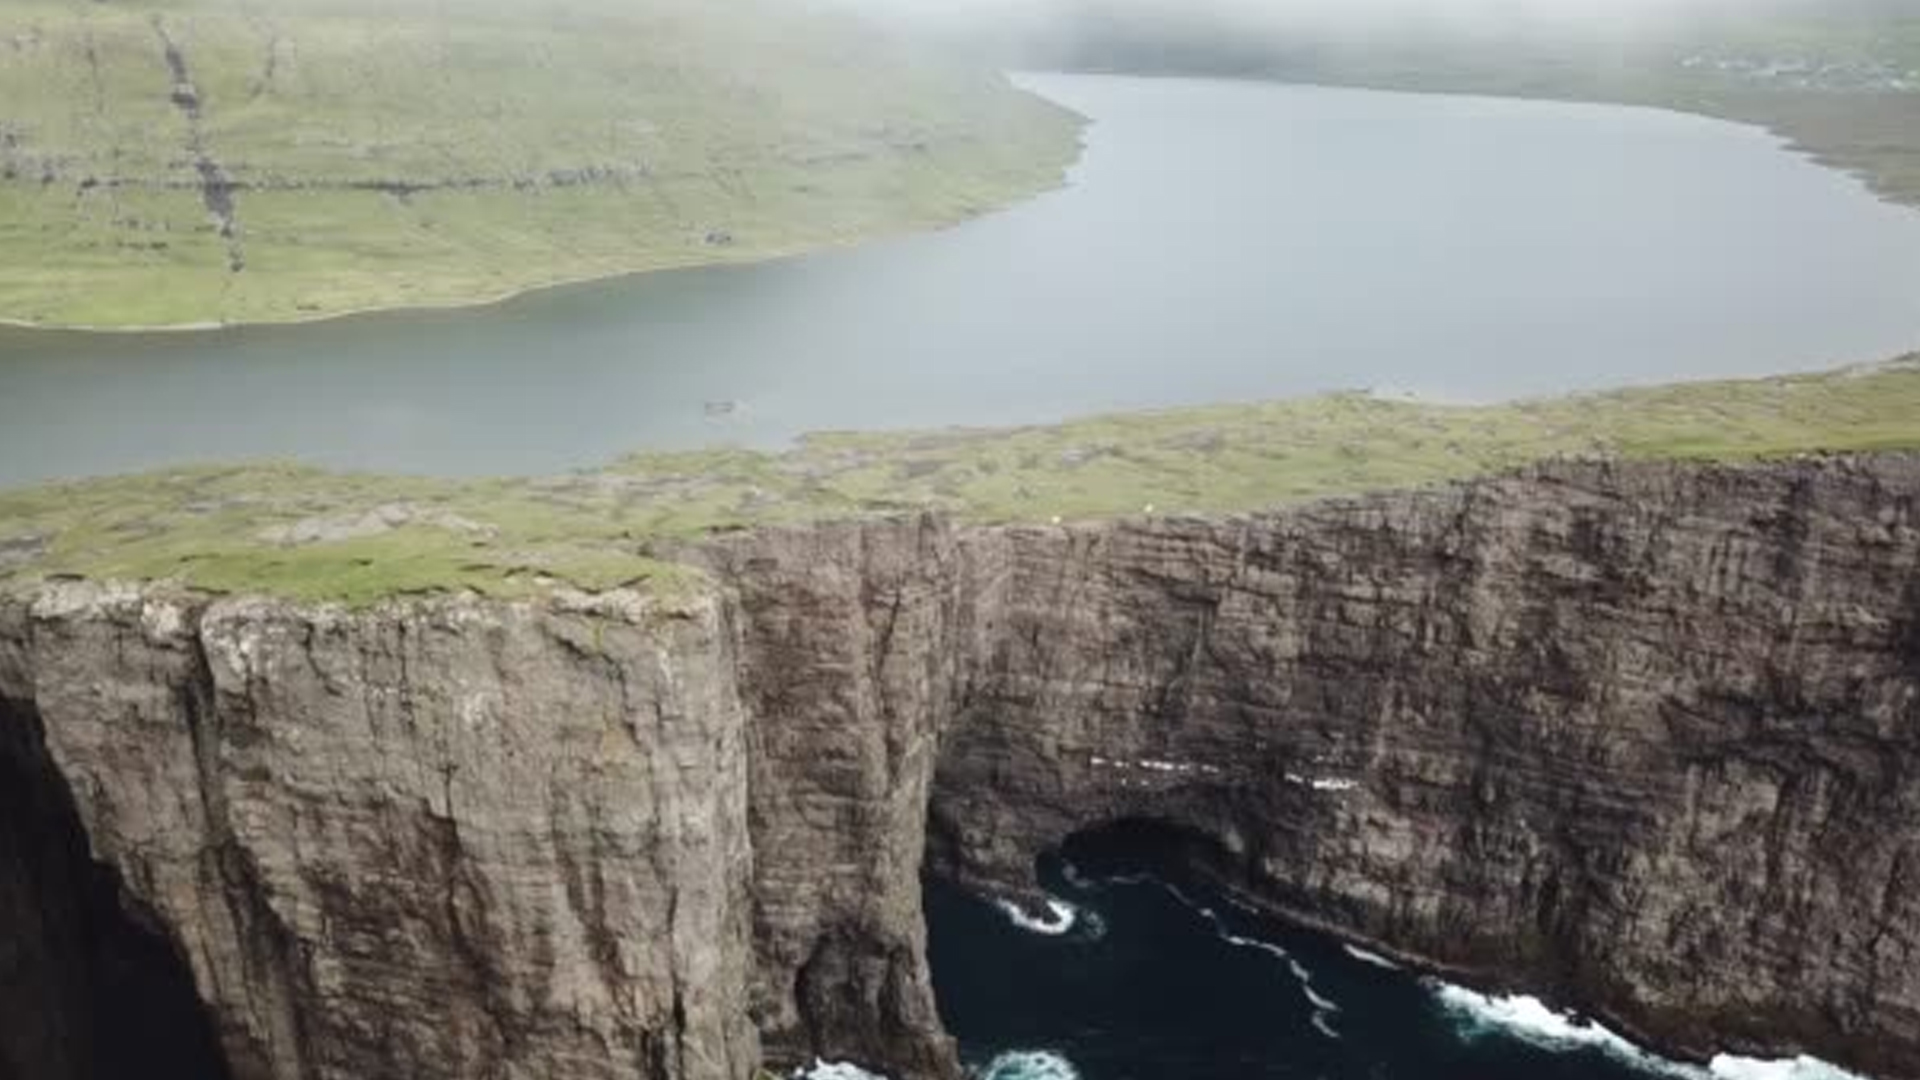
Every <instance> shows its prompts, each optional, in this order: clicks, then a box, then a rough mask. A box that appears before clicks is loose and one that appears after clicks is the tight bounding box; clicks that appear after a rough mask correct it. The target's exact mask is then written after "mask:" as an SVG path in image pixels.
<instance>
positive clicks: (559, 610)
mask: <svg viewBox="0 0 1920 1080" xmlns="http://www.w3.org/2000/svg"><path fill="white" fill-rule="evenodd" d="M626 600H627V598H619V597H615V598H609V599H605V600H601V601H581V602H580V603H578V604H577V605H571V606H570V605H556V606H552V607H548V608H543V609H539V610H534V609H529V608H517V607H503V606H490V605H481V604H476V603H471V602H464V601H458V602H447V603H433V604H420V605H417V606H412V607H410V608H408V609H406V610H405V611H404V613H397V612H386V613H380V614H371V615H345V614H339V613H329V612H315V611H300V610H294V609H290V608H286V607H283V606H280V605H275V604H268V603H261V602H221V603H217V604H213V605H212V606H206V607H195V606H192V605H191V604H190V603H185V602H181V601H176V600H171V599H167V598H164V597H160V596H142V595H140V594H138V593H135V592H131V591H116V590H102V589H99V588H94V587H87V586H67V587H59V588H55V589H53V590H51V591H50V592H48V593H47V594H46V595H44V596H43V597H41V598H40V599H39V600H38V602H36V603H35V604H34V605H32V606H31V607H30V608H14V609H11V610H9V611H8V612H7V614H6V615H5V617H4V623H0V625H3V626H4V629H0V640H4V642H5V644H4V645H0V700H4V701H6V702H7V718H8V720H9V721H10V722H11V725H12V726H15V728H16V730H15V731H14V732H13V733H11V734H10V749H11V748H12V745H14V744H20V743H22V742H23V740H22V738H21V736H20V732H19V730H18V725H20V724H21V723H22V722H23V721H26V720H31V722H32V723H33V725H34V726H37V727H38V728H40V729H41V730H42V731H43V732H44V740H45V752H46V754H47V756H48V757H49V758H50V760H51V762H52V764H53V765H54V766H56V767H57V769H58V771H59V775H60V777H61V779H62V780H63V781H64V784H65V786H66V788H67V789H68V791H69V792H70V793H71V797H72V798H73V800H74V802H75V803H76V804H77V808H78V814H79V818H80V820H81V821H82V822H83V823H84V827H85V833H86V836H87V837H88V838H89V839H90V840H91V843H92V851H93V855H94V857H95V858H96V859H98V860H100V861H101V862H102V863H104V864H105V865H106V866H107V867H109V868H111V870H112V872H113V873H114V874H115V875H117V878H118V880H119V883H120V885H121V886H123V887H124V889H125V891H126V893H127V894H128V900H127V906H128V908H129V909H130V910H138V911H140V912H142V913H144V914H145V915H146V916H148V917H150V918H151V919H152V920H153V921H155V922H156V923H157V924H158V925H159V926H160V927H161V928H163V932H164V937H165V939H166V941H167V942H168V944H169V945H170V947H171V948H172V949H173V950H176V951H177V953H178V955H179V956H180V957H181V958H182V959H183V961H184V963H185V964H186V966H187V967H188V969H189V970H190V971H191V973H192V976H193V982H194V984H195V985H197V986H198V988H199V992H200V995H201V996H202V997H203V998H204V999H205V1002H206V1006H207V1011H208V1013H209V1014H210V1015H211V1016H212V1017H213V1018H214V1020H215V1021H216V1023H217V1027H218V1033H219V1036H220V1040H221V1042H222V1044H223V1045H224V1047H225V1049H226V1054H227V1058H228V1061H229V1062H230V1064H231V1068H232V1072H233V1075H234V1076H235V1077H236V1080H252V1078H267V1077H272V1078H275V1080H283V1078H284V1080H293V1078H299V1080H318V1078H342V1080H344V1078H348V1077H360V1078H364V1077H371V1076H409V1077H437V1076H442V1077H504V1076H536V1075H537V1076H555V1077H558V1076H566V1077H616V1076H617V1077H632V1076H636V1075H638V1076H645V1077H652V1078H655V1080H666V1078H668V1077H695V1076H734V1077H738V1076H744V1075H746V1073H747V1072H748V1071H749V1070H750V1069H751V1068H752V1067H753V1066H754V1064H756V1063H757V1062H758V1060H759V1054H758V1046H757V1042H756V1038H755V1034H754V1032H753V1030H752V1028H751V1026H750V1025H749V1024H748V1023H747V1021H746V1018H745V1017H744V1016H743V1015H742V1014H741V1013H740V1012H739V1011H738V1010H737V1008H736V1007H735V1004H736V1002H737V1001H738V1000H739V998H740V995H741V994H742V993H743V991H744V987H745V985H746V982H747V979H748V975H749V971H750V958H749V956H748V954H747V949H746V932H745V927H746V924H747V919H748V916H749V901H750V896H749V892H748V885H749V882H748V878H747V872H748V862H747V857H746V855H747V853H746V845H745V840H744V838H745V818H746V805H745V800H744V793H745V783H744V775H745V768H746V756H745V751H744V745H743V735H742V729H743V725H742V724H741V722H740V718H739V703H738V700H737V699H736V698H735V697H734V696H733V693H732V691H733V686H734V683H733V678H732V671H731V667H730V664H731V659H732V657H731V642H730V639H729V638H728V637H727V634H726V624H725V618H724V613H723V612H722V611H721V609H720V608H719V607H718V605H716V604H714V603H712V601H711V599H710V598H709V599H707V600H703V601H700V602H696V603H694V604H691V605H689V606H686V607H684V608H682V609H678V610H659V609H651V608H647V607H645V606H643V605H640V604H638V603H637V602H625V601H626ZM12 760H13V761H14V766H15V768H24V767H25V765H24V764H22V763H23V761H24V759H23V758H22V756H21V754H19V753H15V754H13V755H12ZM8 872H9V873H11V872H12V868H8ZM60 902H61V901H60V900H59V899H58V898H54V901H53V905H52V906H51V907H48V908H45V909H44V910H45V911H47V912H49V913H52V912H57V911H58V910H59V907H58V905H59V904H60ZM15 925H19V924H14V923H11V922H10V923H9V925H8V930H9V931H12V929H13V927H14V926H15ZM85 1021H86V1017H85V1016H79V1017H77V1018H73V1023H74V1025H75V1028H74V1029H75V1032H76V1034H80V1033H84V1032H85V1030H86V1029H85ZM5 1026H6V1028H7V1029H8V1030H7V1032H6V1038H7V1041H9V1042H11V1041H12V1040H14V1039H17V1038H19V1034H18V1033H17V1032H16V1031H15V1030H14V1025H12V1024H7V1025H5ZM93 1034H94V1036H95V1037H97V1038H106V1037H105V1036H101V1034H100V1033H99V1032H98V1031H94V1032H93ZM54 1049H56V1050H60V1051H75V1052H77V1051H82V1050H84V1046H83V1045H81V1044H79V1043H77V1042H74V1041H68V1042H66V1043H65V1044H64V1045H62V1044H60V1043H58V1042H56V1045H55V1047H54ZM28 1053H39V1054H44V1051H37V1052H36V1051H32V1050H31V1048H28V1049H27V1050H23V1051H22V1056H23V1057H25V1056H26V1055H27V1054H28ZM60 1062H61V1058H59V1057H44V1056H36V1057H32V1058H28V1059H27V1060H23V1061H21V1062H20V1065H21V1075H22V1076H23V1077H27V1076H33V1077H45V1078H48V1080H53V1078H56V1077H64V1076H86V1075H95V1074H92V1073H89V1072H87V1071H85V1070H76V1069H68V1068H61V1067H59V1065H60Z"/></svg>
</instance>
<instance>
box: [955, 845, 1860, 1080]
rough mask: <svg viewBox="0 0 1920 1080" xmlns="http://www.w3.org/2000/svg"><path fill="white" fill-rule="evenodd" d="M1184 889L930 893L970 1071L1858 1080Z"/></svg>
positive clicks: (1122, 1078)
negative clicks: (1008, 903)
mask: <svg viewBox="0 0 1920 1080" xmlns="http://www.w3.org/2000/svg"><path fill="white" fill-rule="evenodd" d="M1063 869H1064V870H1065V872H1064V873H1063ZM1173 879H1174V877H1173V875H1171V874H1167V873H1165V872H1164V871H1161V872H1160V876H1148V872H1147V868H1145V867H1143V866H1141V865H1139V864H1132V865H1128V864H1124V863H1118V862H1113V861H1090V860H1088V859H1086V858H1084V857H1076V860H1075V862H1074V863H1073V864H1071V866H1070V868H1069V865H1068V864H1065V863H1062V862H1055V863H1053V864H1051V865H1050V866H1048V867H1047V868H1046V874H1045V880H1046V882H1047V884H1048V886H1049V891H1050V892H1052V893H1053V894H1054V895H1055V896H1056V897H1057V906H1056V909H1055V911H1056V915H1057V919H1056V920H1055V921H1053V922H1052V924H1051V925H1048V924H1047V923H1046V922H1045V921H1042V920H1033V919H1024V920H1019V921H1016V919H1015V918H1014V917H1012V916H1011V915H1010V913H1009V911H1007V910H1005V909H1003V907H1002V906H1000V905H998V904H996V903H995V902H993V901H990V900H987V899H983V898H980V897H977V896H973V895H969V894H968V893H965V892H962V891H960V890H958V889H956V888H954V887H952V886H949V885H944V884H941V883H939V882H929V883H928V894H927V908H928V923H929V929H930V933H931V950H932V962H933V971H934V981H935V988H936V991H937V993H938V996H939V1003H940V1010H941V1013H942V1016H943V1018H944V1019H945V1021H946V1023H947V1025H948V1027H949V1028H950V1029H951V1030H952V1031H953V1032H954V1034H955V1035H956V1037H958V1039H959V1040H960V1043H961V1050H962V1054H963V1057H964V1058H965V1059H966V1061H967V1063H968V1065H969V1067H970V1069H972V1070H973V1071H974V1072H975V1074H976V1075H978V1076H980V1077H982V1078H984V1080H1073V1078H1075V1077H1078V1078H1080V1080H1262V1078H1274V1080H1280V1078H1286V1080H1294V1078H1298V1080H1649V1078H1652V1080H1662V1078H1664V1080H1701V1078H1709V1077H1714V1078H1723V1080H1816V1078H1828V1080H1831V1078H1837V1077H1842V1076H1844V1075H1845V1074H1843V1073H1840V1072H1839V1071H1838V1070H1834V1069H1832V1068H1831V1067H1827V1066H1823V1065H1821V1064H1819V1063H1817V1062H1811V1061H1799V1062H1777V1063H1762V1062H1754V1061H1740V1060H1735V1059H1731V1058H1724V1059H1721V1060H1719V1061H1716V1062H1715V1063H1714V1065H1713V1066H1712V1067H1711V1068H1706V1067H1698V1066H1685V1065H1680V1064H1677V1063H1674V1062H1669V1061H1665V1060H1663V1059H1660V1058H1658V1057H1656V1056H1654V1055H1652V1054H1649V1053H1646V1052H1644V1051H1641V1050H1639V1049H1637V1048H1635V1047H1633V1046H1632V1045H1630V1044H1628V1043H1627V1042H1626V1041H1625V1040H1623V1039H1620V1038H1619V1037H1617V1036H1614V1035H1613V1034H1611V1033H1610V1032H1607V1031H1606V1030H1605V1029H1603V1028H1599V1027H1594V1026H1590V1025H1586V1024H1583V1023H1582V1022H1581V1021H1579V1020H1577V1019H1574V1018H1571V1017H1567V1016H1562V1015H1557V1014H1555V1013H1554V1012H1553V1011H1551V1010H1550V1009H1548V1008H1547V1007H1546V1006H1544V1005H1542V1004H1541V1003H1539V1002H1538V1001H1535V1000H1533V999H1530V998H1496V997H1489V996H1483V995H1480V994H1476V993H1473V992H1471V991H1469V990H1466V989H1464V988H1461V987H1454V986H1449V985H1446V984H1443V983H1440V982H1437V981H1433V980H1428V979H1423V978H1420V977H1416V976H1415V975H1413V974H1411V973H1409V972H1407V971H1404V970H1401V969H1398V968H1396V967H1393V966H1392V965H1391V964H1389V963H1388V962H1386V961H1384V960H1382V959H1380V958H1378V957H1372V956H1370V955H1368V954H1365V953H1359V952H1355V951H1351V950H1349V949H1347V948H1346V947H1345V946H1343V945H1342V944H1341V943H1339V942H1337V941H1334V940H1333V939H1331V938H1328V937H1326V936H1324V935H1320V934H1315V933H1309V932H1304V931H1301V930H1298V929H1294V928H1290V927H1287V926H1284V925H1280V924H1278V923H1275V922H1273V921H1271V920H1267V919H1263V918H1260V917H1258V916H1256V915H1254V914H1252V913H1251V912H1249V911H1247V910H1245V909H1243V908H1240V907H1238V906H1236V905H1235V904H1234V903H1232V902H1231V901H1229V900H1227V899H1226V898H1224V897H1222V896H1220V895H1218V894H1217V893H1214V892H1211V891H1209V890H1207V889H1206V888H1204V887H1202V886H1200V885H1198V884H1196V883H1194V882H1191V881H1185V882H1181V883H1180V884H1178V885H1172V884H1168V883H1167V882H1168V881H1170V880H1173ZM1021 922H1025V923H1026V924H1027V925H1021ZM1069 922H1070V925H1069Z"/></svg>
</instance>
